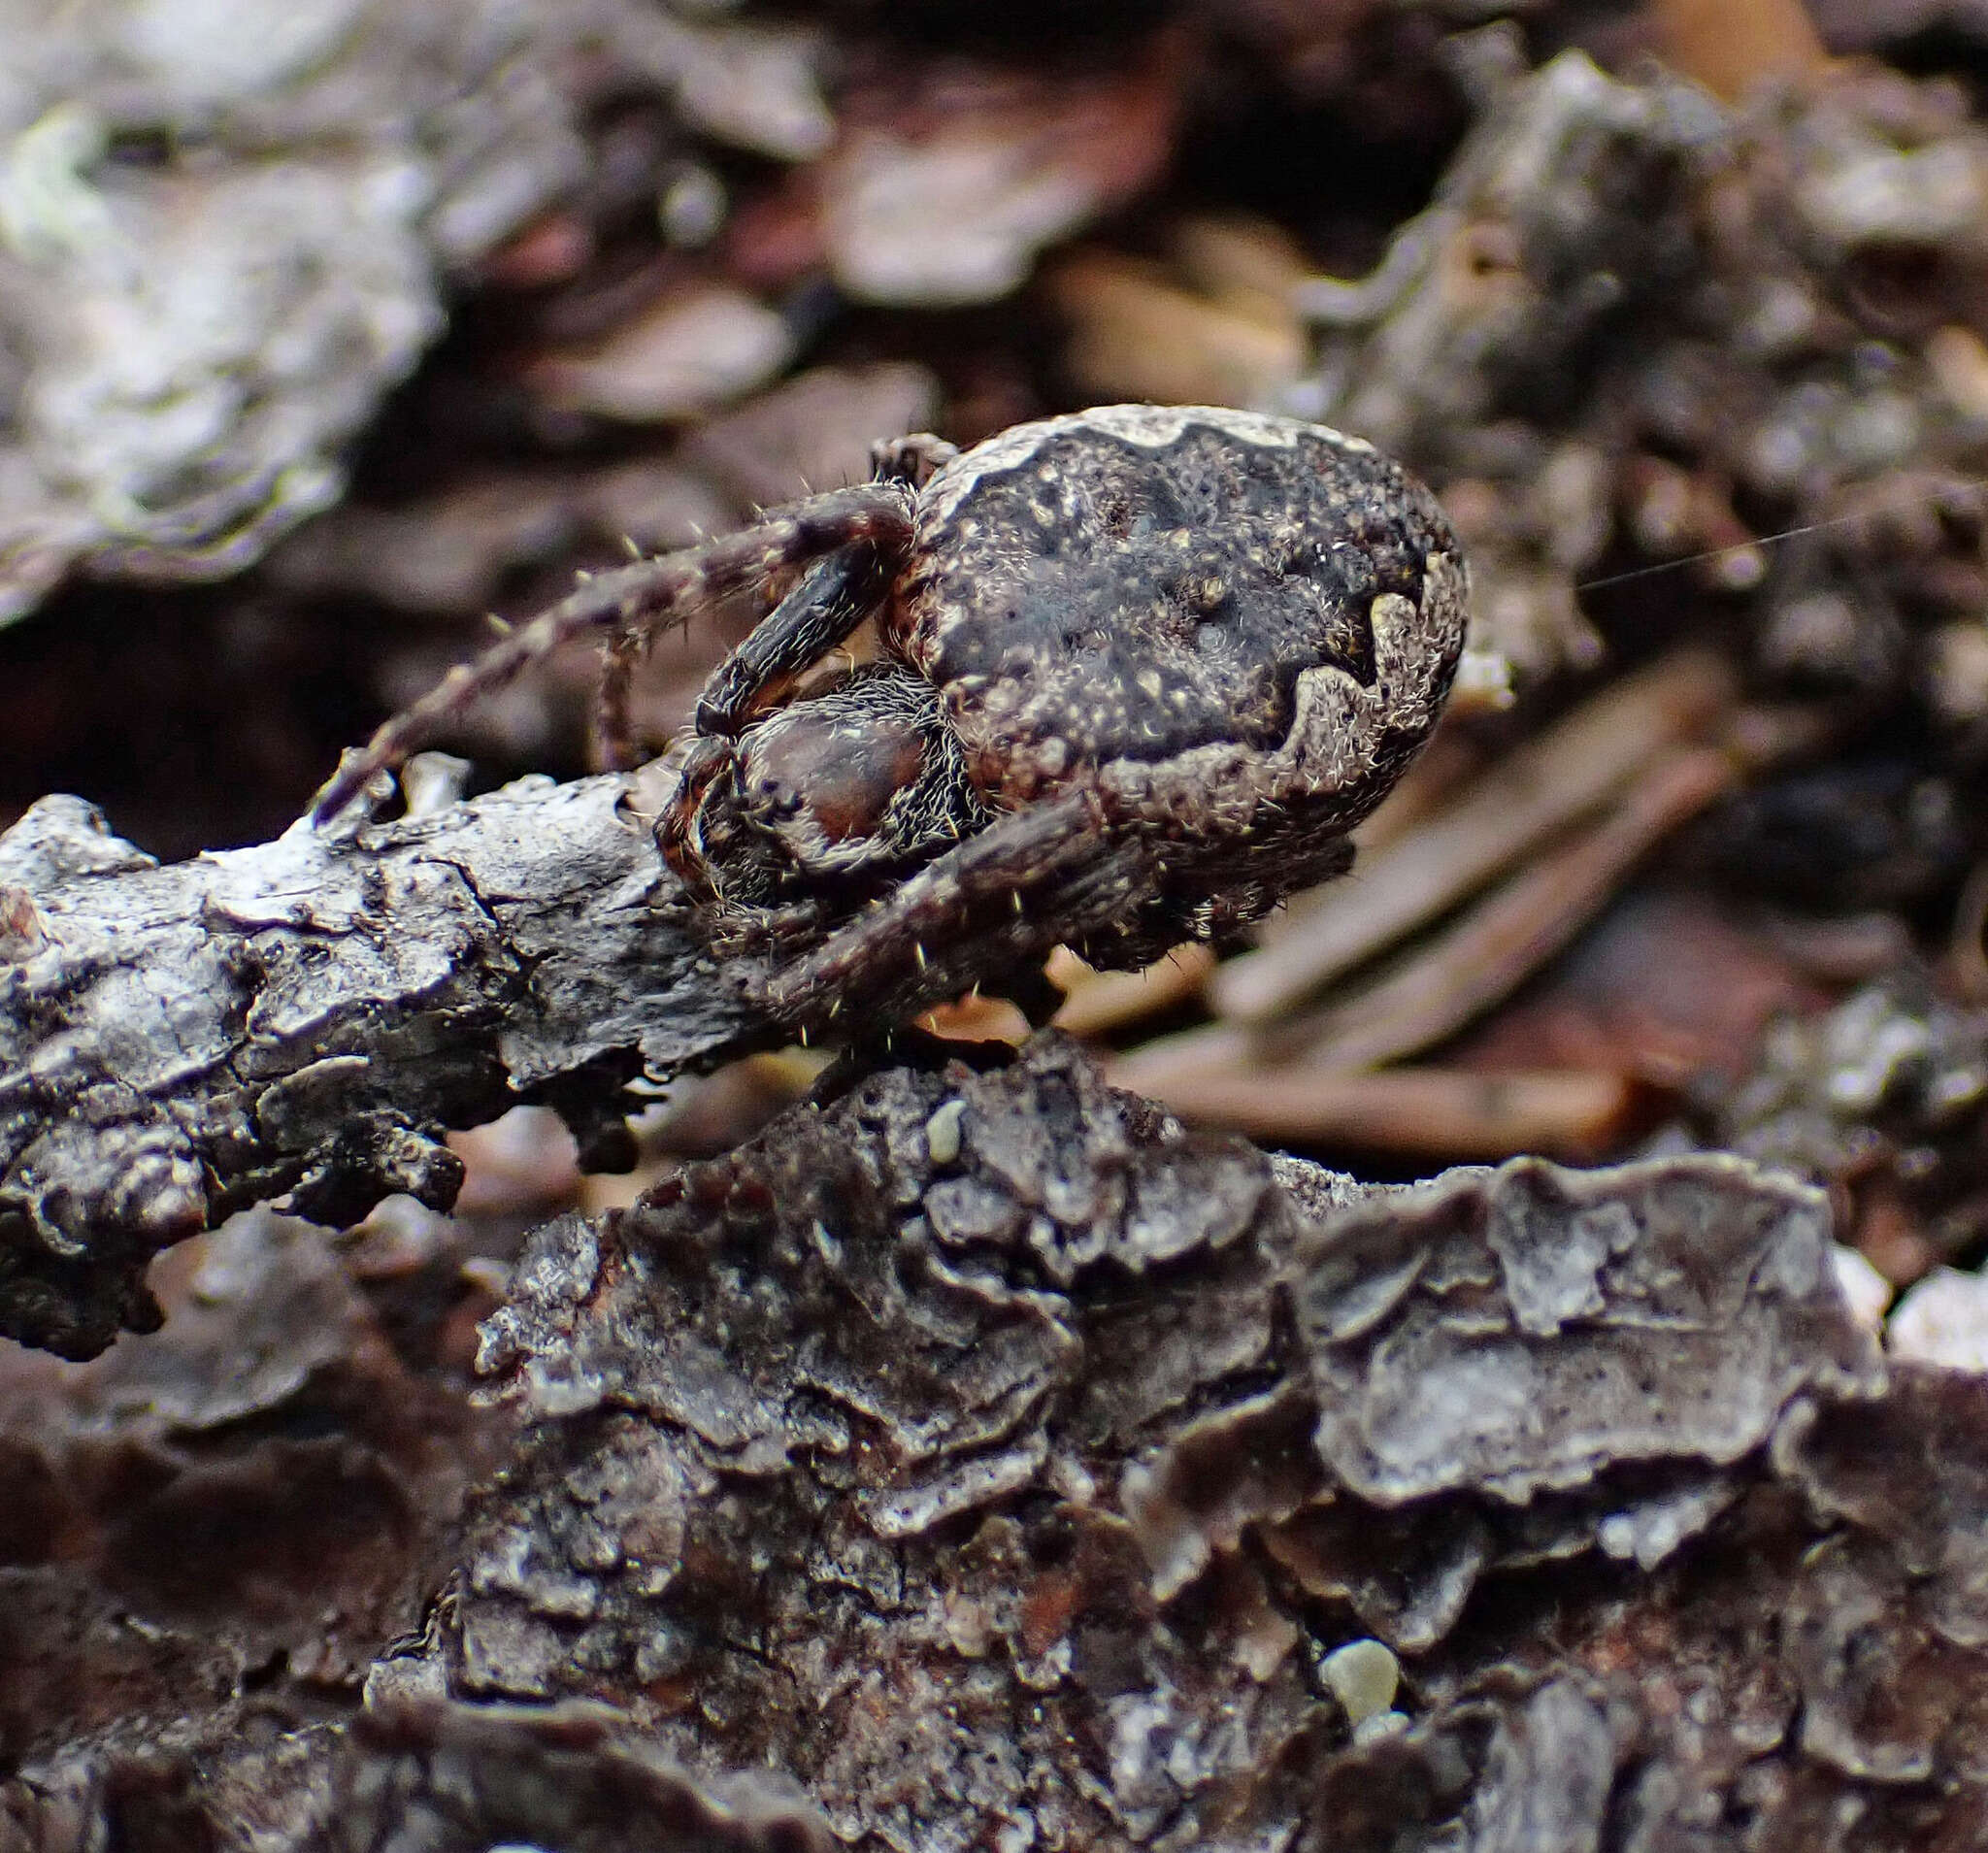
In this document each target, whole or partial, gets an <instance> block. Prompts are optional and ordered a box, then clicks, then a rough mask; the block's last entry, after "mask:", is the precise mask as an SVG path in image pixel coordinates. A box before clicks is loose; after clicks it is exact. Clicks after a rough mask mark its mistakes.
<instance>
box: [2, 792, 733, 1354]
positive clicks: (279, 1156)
mask: <svg viewBox="0 0 1988 1853" xmlns="http://www.w3.org/2000/svg"><path fill="white" fill-rule="evenodd" d="M628 789H629V787H628V785H627V782H626V781H624V780H622V779H618V778H596V779H590V780H582V781H580V782H578V783H574V784H570V785H556V786H555V785H553V784H551V783H550V782H549V781H547V780H544V779H538V780H529V779H528V780H524V781H522V782H520V783H519V784H516V785H514V786H511V787H509V788H507V789H506V790H504V791H501V792H496V793H493V794H491V795H490V796H488V797H485V798H480V799H478V800H476V801H474V802H473V803H471V804H469V805H467V806H457V807H450V808H448V809H447V810H444V811H439V812H437V813H435V814H434V815H431V816H428V817H425V818H422V819H417V820H411V821H408V822H403V823H395V824H388V825H382V826H379V827H363V828H359V829H357V830H356V831H347V832H345V833H343V834H341V833H334V832H317V831H313V830H310V829H308V828H301V827H300V828H298V829H295V830H292V831H290V832H289V833H287V834H286V835H284V836H282V837H281V838H279V839H278V840H277V841H275V842H273V843H267V844H258V845H256V846H255V847H253V848H248V849H238V850H230V851H226V852H223V853H218V854H212V855H203V856H198V857H195V858H194V859H192V860H191V861H188V862H183V863H178V864H175V865H172V866H169V867H163V868H162V867H159V866H157V865H156V864H154V863H153V862H152V860H151V859H150V858H149V857H148V856H146V855H145V854H143V853H142V852H141V851H139V850H138V849H136V848H134V847H133V846H132V845H131V844H128V843H124V842H121V841H120V840H119V839H117V838H116V837H115V836H113V835H111V834H110V831H109V829H108V827H107V825H106V824H105V822H104V819H103V818H102V816H101V815H100V814H99V813H98V812H96V811H94V810H92V809H91V808H90V807H89V806H87V805H84V804H83V803H82V802H80V801H78V800H76V799H70V798H49V799H45V800H43V801H42V802H41V803H40V804H38V805H36V806H34V807H33V809H31V810H30V811H28V812H27V814H26V815H25V816H23V817H22V818H21V819H20V820H19V822H18V823H17V824H16V825H15V826H14V828H13V829H11V830H10V831H8V832H7V833H6V835H5V836H4V837H0V1334H5V1335H6V1336H7V1337H10V1338H15V1339H19V1340H24V1341H26V1342H28V1343H30V1344H37V1345H42V1346H45V1347H47V1348H48V1349H50V1350H53V1351H57V1352H59V1353H61V1354H62V1355H63V1356H65V1357H75V1358H81V1357H89V1356H92V1355H94V1354H95V1353H96V1352H98V1351H100V1350H102V1349H103V1347H104V1346H105V1345H107V1344H109V1343H110V1342H111V1340H113V1339H114V1338H115V1337H116V1334H117V1332H118V1331H119V1330H120V1329H124V1330H133V1331H145V1330H149V1329H151V1328H152V1327H154V1326H155V1325H156V1323H157V1315H156V1311H155V1309H154V1307H153V1306H152V1302H151V1299H150V1296H149V1294H148V1292H147V1290H146V1287H145V1284H144V1273H145V1268H146V1265H147V1263H148V1262H149V1260H150V1259H151V1257H152V1256H153V1255H154V1254H156V1253H157V1252H158V1251H159V1250H160V1249H161V1248H163V1247H165V1246H167V1245H168V1244H169V1243H171V1242H174V1241H180V1240H182V1239H183V1238H184V1237H186V1236H189V1235H192V1234H194V1233H196V1232H197V1231H199V1230H201V1229H203V1228H208V1227H212V1226H213V1225H215V1223H216V1222H218V1221H219V1220H220V1219H221V1218H222V1217H224V1216H226V1215H227V1214H228V1213H230V1212H231V1211H232V1210H234V1209H237V1208H242V1207H244V1206H246V1205H248V1204H250V1203H255V1202H258V1201H265V1200H269V1199H273V1198H277V1197H286V1198H287V1200H288V1207H289V1208H292V1209H293V1210H294V1211H295V1212H296V1213H297V1214H299V1215H302V1216H306V1217H309V1218H311V1219H313V1220H315V1221H318V1222H323V1223H328V1224H332V1225H341V1224H345V1223H348V1222H351V1221H353V1220H355V1219H356V1218H358V1217H359V1216H361V1215H363V1214H364V1213H365V1211H366V1210H367V1209H369V1208H371V1207H372V1206H373V1205H374V1204H375V1203H377V1202H379V1201H380V1200H381V1198H382V1197H385V1196H388V1195H390V1194H392V1193H394V1192H401V1191H404V1192H407V1193H409V1194H410V1195H412V1196H414V1197H416V1198H418V1199H419V1200H420V1201H421V1202H423V1203H425V1204H428V1205H431V1206H434V1207H439V1208H447V1206H448V1204H449V1203H450V1202H451V1201H452V1200H453V1197H454V1193H455V1190H456V1187H457V1185H458V1183H459V1182H460V1178H461V1166H460V1164H459V1162H458V1161H457V1159H456V1158H455V1156H454V1154H453V1153H451V1152H450V1151H449V1150H448V1149H447V1146H446V1145H445V1144H443V1142H442V1140H441V1135H442V1133H443V1131H444V1130H445V1129H447V1128H449V1127H464V1126H471V1125H476V1124H478V1123H480V1122H481V1121H485V1120H489V1119H492V1118H495V1117H496V1116H497V1115H498V1114H500V1113H502V1112H503V1111H505V1109H506V1108H509V1107H512V1106H514V1105H516V1104H517V1103H518V1102H520V1101H528V1100H539V1101H547V1102H550V1103H551V1104H552V1105H554V1106H556V1107H558V1108H560V1109H561V1110H562V1112H564V1113H565V1115H566V1116H567V1118H568V1121H569V1123H570V1124H572V1126H573V1127H574V1130H575V1132H576V1134H577V1135H578V1136H579V1138H580V1143H581V1147H582V1150H583V1151H584V1152H586V1153H587V1155H588V1156H589V1158H590V1160H591V1161H592V1162H593V1163H594V1165H595V1166H596V1167H597V1168H602V1167H604V1166H607V1165H611V1164H612V1162H613V1141H614V1140H616V1139H620V1138H624V1137H625V1135H624V1134H623V1133H622V1131H621V1114H622V1111H623V1108H624V1107H625V1101H623V1100H622V1098H621V1096H620V1088H621V1084H622V1083H623V1082H624V1081H626V1080H627V1079H628V1078H629V1077H630V1076H631V1075H636V1074H639V1073H641V1072H643V1071H644V1070H645V1069H646V1070H648V1071H650V1072H660V1073H670V1072H674V1071H676V1070H679V1069H681V1068H684V1067H687V1066H692V1065H695V1064H698V1063H708V1062H711V1061H713V1060H716V1059H718V1058H720V1057H721V1056H723V1055H725V1054H728V1053H734V1052H737V1051H738V1050H740V1049H741V1048H743V1047H746V1046H748V1045H749V1044H750V1042H752V1040H753V1038H754V1036H755V1034H763V1032H764V1026H763V1025H762V1024H760V1023H758V1022H756V1021H755V1020H754V1018H753V1017H752V1015H751V1013H750V1012H749V1011H748V1010H747V1009H746V1007H745V1006H744V1005H743V1004H742V1003H741V1002H739V1001H738V999H737V997H736V996H735V994H734V992H733V991H732V990H731V988H730V987H729V986H728V985H727V984H726V983H725V982H724V981H723V980H722V979H721V978H720V977H719V976H718V974H717V972H716V971H715V969H714V968H713V967H712V964H711V963H710V961H709V960H707V959H706V958H705V957H704V956H703V955H702V953H701V952H700V950H699V948H698V946H697V944H696V943H694V942H693V941H691V940H690V939H689V938H687V937H686V936H685V934H684V933H683V932H682V930H681V928H680V924H679V919H678V917H677V916H676V915H674V914H673V913H672V912H671V910H670V908H669V903H670V901H671V900H672V898H673V896H674V894H675V892H676V891H675V887H674V883H673V881H672V877H670V875H669V873H668V871H667V870H665V869H664V868H663V866H662V862H661V859H660V858H659V857H658V856H657V854H656V852H655V847H654V844H653V843H652V841H651V840H650V837H649V834H648V831H647V829H646V827H645V826H644V825H643V823H642V822H641V820H640V819H639V818H637V817H635V816H634V815H633V814H631V813H628V812H627V811H625V810H624V800H625V799H626V797H627V794H628Z"/></svg>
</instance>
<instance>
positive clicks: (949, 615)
mask: <svg viewBox="0 0 1988 1853" xmlns="http://www.w3.org/2000/svg"><path fill="white" fill-rule="evenodd" d="M1456 551H1457V549H1456V542H1455V538H1454V536H1453V535H1452V534H1451V532H1450V530H1449V526H1448V524H1447V522H1446V521H1445V520H1444V518H1443V516H1442V513H1441V510H1440V509H1439V508H1438V507H1437V505H1436V502H1435V499H1434V498H1433V497H1432V496H1431V495H1430V494H1429V492H1428V491H1427V490H1426V489H1424V488H1423V487H1422V486H1421V485H1420V484H1419V483H1417V482H1416V481H1414V480H1413V479H1412V478H1410V477H1408V475H1407V473H1406V472H1404V471H1403V470H1402V469H1401V468H1400V466H1399V465H1397V464H1395V463H1393V462H1391V461H1390V460H1389V459H1387V458H1386V457H1383V456H1381V455H1380V454H1379V453H1378V452H1377V451H1375V449H1373V447H1371V446H1368V445H1366V444H1363V443H1361V442H1359V441H1358V440H1355V439H1350V438H1344V437H1342V436H1340V435H1339V434H1338V433H1337V432H1332V431H1328V430H1326V429H1324V428H1323V427H1321V426H1317V425H1310V424H1305V423H1303V422H1301V421H1299V420H1297V419H1293V418H1277V417H1270V416H1266V415H1262V414H1250V413H1242V412H1231V411H1223V410H1219V409H1214V408H1201V407H1188V408H1163V407H1153V406H1109V407H1103V408H1100V409H1098V410H1095V411H1091V412H1084V413H1077V414H1071V415H1069V416H1067V417H1061V418H1050V419H1045V420H1043V421H1040V422H1038V423H1035V424H1028V425H1020V426H1017V427H1015V428H1014V429H1013V430H1011V431H1008V432H1004V433H1002V434H1001V435H1000V436H999V437H997V438H994V439H991V440H990V441H989V442H987V443H986V444H983V445H980V446H978V447H976V448H975V449H972V450H970V451H968V452H967V453H966V454H965V455H963V456H961V457H960V458H958V459H957V460H956V461H954V462H953V463H952V464H950V465H949V466H947V467H946V468H945V469H944V470H943V471H941V472H940V473H939V475H938V476H937V477H935V478H934V480H932V482H931V483H930V484H928V485H927V487H926V488H925V490H924V492H923V494H922V495H921V496H920V498H919V504H918V511H917V516H916V522H915V527H914V532H913V543H912V561H911V568H910V570H909V572H908V574H907V576H906V581H905V584H904V586H903V588H902V590H901V593H900V603H899V606H898V610H897V612H896V630H897V636H898V645H897V647H898V648H899V649H900V650H901V652H902V653H903V655H904V656H905V658H906V659H907V660H908V661H909V662H910V663H911V664H912V665H913V666H914V667H915V668H916V669H918V670H919V671H920V672H921V673H922V674H923V675H925V676H926V677H928V678H930V679H931V680H932V681H933V682H934V683H935V684H936V685H937V686H938V687H939V688H940V689H941V690H942V691H943V693H944V698H945V701H946V707H947V712H948V714H949V716H950V718H951V720H952V723H953V726H954V728H955V730H956V731H957V733H958V735H959V738H960V742H961V745H963V746H964V747H965V749H966V751H967V753H968V756H969V760H970V763H971V764H972V766H973V768H974V772H975V776H976V778H977V781H978V782H979V783H980V784H981V786H982V788H983V789H984V790H985V791H987V792H988V793H989V794H990V795H993V794H997V793H998V794H999V798H1000V800H1001V801H1003V802H1005V803H1008V804H1015V803H1026V802H1028V801H1029V800H1030V799H1031V798H1033V797H1035V796H1037V795H1039V794H1040V793H1041V792H1043V791H1044V790H1045V789H1053V788H1055V787H1057V786H1060V785H1062V784H1063V783H1065V782H1066V781H1067V780H1068V779H1069V778H1071V777H1072V776H1073V775H1074V774H1076V773H1077V772H1078V770H1079V768H1097V767H1101V766H1105V765H1108V764H1110V763H1111V762H1113V761H1118V760H1129V761H1137V762H1143V763H1145V764H1148V765H1150V764H1154V763H1156V762H1160V761H1164V760H1168V759H1171V758H1174V757H1176V755H1179V754H1182V753H1187V752H1190V751H1192V750H1193V749H1195V748H1199V747H1207V746H1242V747H1244V748H1247V749H1253V750H1255V751H1259V752H1263V751H1275V750H1276V748H1277V747H1278V746H1279V745H1282V744H1284V743H1285V742H1286V741H1287V740H1288V739H1289V737H1290V734H1291V730H1292V725H1293V721H1294V719H1295V717H1296V713H1297V708H1298V685H1299V680H1300V678H1301V677H1302V676H1304V675H1305V674H1306V673H1307V672H1309V671H1315V670H1317V669H1319V668H1321V667H1329V668H1331V669H1333V670H1335V671H1339V672H1342V673H1343V674H1345V675H1347V676H1349V677H1351V678H1353V679H1354V680H1355V681H1356V682H1358V683H1359V684H1361V685H1362V686H1363V687H1365V688H1368V689H1370V690H1375V692H1376V693H1379V692H1380V691H1378V690H1377V689H1376V688H1375V680H1376V677H1377V676H1378V675H1379V673H1380V670H1381V663H1380V660H1379V653H1378V651H1377V649H1376V640H1375V622H1374V611H1375V600H1376V599H1378V598H1380V597H1381V596H1382V595H1391V596H1392V598H1394V599H1397V600H1404V601H1406V602H1407V603H1408V606H1409V607H1410V608H1411V609H1412V610H1414V611H1415V612H1417V613H1418V614H1419V613H1422V612H1424V607H1425V592H1426V591H1427V589H1428V573H1429V564H1430V561H1431V560H1432V558H1440V559H1447V560H1449V561H1451V562H1454V560H1455V558H1456ZM1460 577H1461V576H1460V574H1458V575H1457V576H1456V578H1457V580H1458V583H1457V586H1456V590H1455V593H1454V594H1451V593H1450V592H1449V591H1448V590H1447V589H1445V590H1444V592H1443V595H1442V596H1441V597H1439V598H1438V599H1436V600H1434V601H1428V610H1427V617H1428V619H1429V622H1428V624H1427V627H1426V631H1425V636H1424V640H1423V650H1424V652H1425V654H1426V657H1427V658H1428V660H1427V661H1426V663H1425V669H1426V671H1427V672H1428V675H1427V676H1426V677H1425V678H1423V679H1427V680H1431V681H1435V682H1440V683H1441V688H1446V686H1447V681H1448V677H1449V674H1450V672H1451V670H1452V669H1453V666H1454V662H1455V657H1456V653H1457V650H1458V649H1459V648H1460V647H1461V643H1462V601H1461V596H1460V593H1461V585H1460ZM1441 688H1436V689H1434V690H1433V691H1432V692H1434V694H1435V697H1436V699H1437V700H1439V701H1440V700H1441ZM1405 718H1407V716H1405Z"/></svg>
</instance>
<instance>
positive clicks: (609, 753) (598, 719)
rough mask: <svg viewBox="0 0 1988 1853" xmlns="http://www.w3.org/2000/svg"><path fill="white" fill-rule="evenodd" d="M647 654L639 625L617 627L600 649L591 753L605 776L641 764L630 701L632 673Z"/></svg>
mask: <svg viewBox="0 0 1988 1853" xmlns="http://www.w3.org/2000/svg"><path fill="white" fill-rule="evenodd" d="M647 654H648V633H647V631H646V630H645V629H643V627H642V626H641V625H640V624H617V625H615V626H614V629H613V632H612V633H611V634H610V636H609V638H608V641H607V642H606V643H605V644H603V645H601V679H600V680H599V682H598V683H596V684H595V687H594V751H595V753H596V755H597V756H598V757H599V759H600V763H601V765H602V767H603V768H604V769H605V770H606V771H608V772H626V771H627V770H628V768H629V767H630V766H633V765H636V764H638V763H639V762H640V760H641V757H642V754H641V749H640V748H639V746H638V745H637V744H636V739H635V721H634V715H633V710H632V704H631V697H632V695H633V691H634V687H635V672H636V670H637V668H638V667H639V666H640V665H641V662H642V659H643V658H644V657H645V656H646V655H647Z"/></svg>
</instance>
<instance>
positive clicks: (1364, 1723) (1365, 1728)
mask: <svg viewBox="0 0 1988 1853" xmlns="http://www.w3.org/2000/svg"><path fill="white" fill-rule="evenodd" d="M1407 1729H1408V1713H1407V1712H1406V1711H1376V1712H1375V1714H1374V1715H1373V1717H1371V1718H1362V1719H1361V1720H1360V1722H1359V1723H1358V1724H1356V1725H1355V1726H1354V1727H1353V1741H1354V1742H1355V1743H1372V1742H1373V1741H1374V1739H1375V1737H1395V1736H1397V1735H1398V1734H1400V1733H1401V1732H1404V1731H1406V1730H1407Z"/></svg>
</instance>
